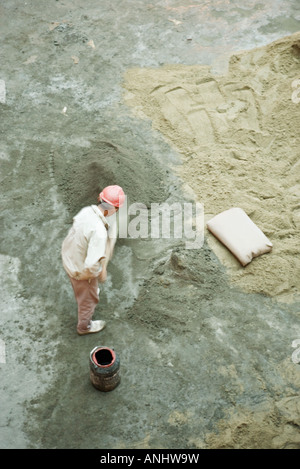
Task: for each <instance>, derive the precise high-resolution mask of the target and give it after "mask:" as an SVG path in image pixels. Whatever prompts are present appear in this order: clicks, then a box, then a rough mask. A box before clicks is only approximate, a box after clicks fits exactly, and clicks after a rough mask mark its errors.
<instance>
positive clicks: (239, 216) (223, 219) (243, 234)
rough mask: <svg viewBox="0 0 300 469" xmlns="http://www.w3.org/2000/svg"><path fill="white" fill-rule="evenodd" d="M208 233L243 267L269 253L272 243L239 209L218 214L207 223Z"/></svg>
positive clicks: (231, 209)
mask: <svg viewBox="0 0 300 469" xmlns="http://www.w3.org/2000/svg"><path fill="white" fill-rule="evenodd" d="M207 228H208V229H209V231H210V232H211V233H212V234H213V235H214V236H215V237H216V238H218V240H219V241H221V243H223V244H224V245H225V246H226V247H227V248H228V249H229V251H230V252H231V253H232V254H233V255H234V256H235V257H236V258H237V259H238V260H239V261H240V263H241V264H242V265H243V266H245V265H247V264H249V262H251V261H252V259H253V257H257V256H260V255H261V254H264V253H266V252H269V251H271V249H272V243H271V242H270V240H269V239H268V238H267V237H266V236H265V235H264V233H263V232H262V231H261V230H260V229H259V228H258V227H257V226H256V225H255V224H254V223H253V221H252V220H251V219H250V218H249V217H248V215H247V214H246V213H245V212H244V210H242V209H241V208H238V207H234V208H230V209H229V210H225V211H224V212H221V213H219V214H218V215H216V216H215V217H214V218H212V219H211V220H209V221H208V222H207Z"/></svg>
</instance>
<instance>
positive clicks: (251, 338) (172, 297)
mask: <svg viewBox="0 0 300 469" xmlns="http://www.w3.org/2000/svg"><path fill="white" fill-rule="evenodd" d="M0 14H1V18H0V22H1V42H2V44H1V50H0V54H1V68H0V80H2V81H1V83H2V88H1V90H2V91H1V102H0V113H1V127H0V128H1V141H0V164H1V255H0V261H1V317H0V323H1V332H0V339H1V342H0V346H1V353H0V358H1V363H0V376H1V378H0V383H1V385H0V398H1V400H0V448H16V449H19V448H35V449H47V448H49V449H53V448H78V449H81V448H86V449H89V448H103V449H104V448H170V449H171V448H211V447H222V446H225V447H287V448H294V447H296V448H299V447H300V441H299V439H298V436H299V424H300V423H299V416H300V408H299V400H298V396H299V365H296V364H294V363H293V362H292V360H291V356H292V353H293V351H294V349H293V347H292V342H293V340H295V339H299V338H300V320H299V304H281V303H278V302H276V301H275V300H274V299H272V298H268V297H264V296H261V295H250V294H246V293H244V292H243V291H240V290H238V289H236V288H233V287H232V286H231V285H230V284H229V281H228V278H227V275H226V271H225V269H224V268H223V266H222V265H221V263H220V262H219V260H218V259H217V258H216V256H215V255H214V253H213V252H212V251H211V250H210V249H209V248H208V246H207V245H206V243H205V244H204V246H203V248H202V249H201V250H199V251H187V250H185V249H184V246H183V244H182V243H181V242H179V241H178V240H177V241H176V242H175V241H174V240H173V241H172V240H169V241H166V240H150V239H147V240H143V241H140V240H126V239H125V240H119V241H118V244H117V248H116V253H115V257H114V259H113V261H112V263H111V264H110V266H109V277H108V281H107V283H106V284H105V285H104V286H102V287H101V300H100V303H99V306H98V307H97V311H96V313H95V317H96V318H101V319H105V320H106V321H107V328H106V329H105V330H104V331H103V332H101V333H100V334H98V335H91V336H86V337H79V336H77V334H76V304H75V301H74V298H73V295H72V291H71V288H70V284H69V282H68V279H67V278H66V275H65V273H64V271H63V269H62V266H61V260H60V247H61V242H62V240H63V238H64V236H65V235H66V233H67V230H68V229H69V226H70V223H71V220H72V216H73V215H74V214H75V213H76V212H77V211H78V210H79V209H80V208H81V207H82V206H84V205H87V204H92V203H94V202H95V199H96V196H97V194H98V192H99V190H100V189H101V188H102V187H103V186H104V185H107V184H120V185H122V186H123V187H124V190H125V191H126V193H127V194H128V197H129V199H130V201H132V202H133V201H139V202H142V203H145V204H148V205H149V204H150V203H151V202H163V201H166V200H168V201H175V200H182V187H181V181H179V180H177V178H176V177H175V175H174V174H172V171H171V170H170V168H169V165H170V164H171V163H172V164H180V161H179V157H178V155H177V154H176V153H175V152H174V151H173V150H172V149H171V148H170V147H169V146H168V144H167V143H166V142H165V141H164V140H163V138H162V136H161V135H159V134H158V133H156V132H154V131H153V130H152V129H151V123H150V122H148V121H143V120H139V119H137V118H134V117H133V116H132V114H131V111H130V109H128V108H127V107H126V106H125V105H124V104H123V101H122V94H123V89H122V76H123V73H124V71H125V70H126V69H128V68H131V67H145V66H151V67H159V66H160V65H162V64H166V63H180V64H187V65H189V64H201V63H203V64H211V65H212V66H213V68H214V69H215V70H216V73H218V71H219V70H222V69H223V68H224V67H226V57H228V55H229V54H230V52H232V51H234V50H240V49H245V48H250V47H253V46H257V45H264V44H267V43H268V42H270V41H272V40H275V39H277V38H279V37H281V36H283V35H285V34H289V33H293V32H295V31H297V30H299V14H300V11H299V3H298V2H297V1H296V0H295V1H280V2H279V1H276V2H274V1H272V2H271V1H267V2H264V3H261V2H259V1H254V0H253V1H251V2H237V1H231V2H219V1H218V2H215V1H212V2H200V1H198V0H195V1H194V2H193V4H189V2H185V1H183V0H181V1H179V0H178V1H176V0H174V1H173V0H170V1H157V0H152V1H151V2H147V1H146V2H145V1H142V0H120V1H118V2H114V1H106V2H94V1H90V0H85V1H83V0H73V1H69V0H65V1H62V0H56V1H54V0H50V1H49V0H47V1H45V0H40V1H33V0H28V1H26V2H24V1H20V0H4V1H2V2H1V5H0ZM176 18H177V20H178V19H179V20H180V21H181V24H180V25H176V24H175V23H174V21H172V20H174V19H176ZM91 41H92V42H91ZM65 108H66V109H65ZM95 345H107V346H113V347H114V348H115V350H116V351H117V352H118V354H119V355H120V360H121V369H120V373H121V383H120V385H119V386H118V388H116V389H115V390H114V391H112V392H110V393H101V392H99V391H97V390H96V389H94V388H93V387H92V386H91V383H90V381H89V368H88V366H89V352H90V350H92V349H93V348H94V346H95ZM297 406H298V407H297ZM233 416H238V417H237V419H236V418H234V417H233ZM220 422H223V426H221V427H220ZM224 422H225V423H224ZM226 432H227V433H226ZM228 432H229V433H228ZM212 435H215V438H212ZM226 435H231V436H229V437H228V439H227V440H226V439H224V436H226Z"/></svg>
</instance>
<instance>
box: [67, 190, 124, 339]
mask: <svg viewBox="0 0 300 469" xmlns="http://www.w3.org/2000/svg"><path fill="white" fill-rule="evenodd" d="M124 201H125V194H124V192H123V189H122V188H121V187H120V186H107V187H105V189H103V191H102V192H101V193H100V194H99V196H98V205H91V206H89V207H85V208H83V209H82V210H80V212H79V213H78V214H77V215H76V216H75V217H74V218H73V225H72V227H71V228H70V230H69V233H68V235H67V237H66V238H65V240H64V241H63V244H62V250H61V254H62V262H63V267H64V269H65V271H66V272H67V274H68V276H69V278H70V281H71V284H72V287H73V290H74V295H75V299H76V301H77V305H78V322H77V332H78V334H79V335H84V334H90V333H93V332H99V331H101V330H102V329H103V328H104V327H105V325H106V324H105V321H100V320H98V321H92V316H93V314H94V310H95V308H96V305H97V304H98V302H99V285H98V281H99V282H100V283H103V282H105V280H106V277H107V270H106V268H107V264H108V262H109V260H110V259H111V258H112V254H113V248H114V244H115V241H116V220H115V217H113V219H114V222H115V223H114V224H112V226H110V224H109V223H108V221H107V217H110V216H112V215H114V214H115V213H116V212H117V211H118V210H119V207H121V206H122V205H123V203H124Z"/></svg>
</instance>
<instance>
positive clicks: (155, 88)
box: [124, 33, 300, 301]
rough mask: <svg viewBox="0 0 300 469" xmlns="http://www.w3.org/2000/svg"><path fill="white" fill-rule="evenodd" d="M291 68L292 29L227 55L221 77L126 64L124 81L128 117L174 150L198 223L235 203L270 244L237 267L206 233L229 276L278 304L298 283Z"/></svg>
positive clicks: (299, 150) (298, 176)
mask: <svg viewBox="0 0 300 469" xmlns="http://www.w3.org/2000/svg"><path fill="white" fill-rule="evenodd" d="M299 65H300V33H296V34H293V35H291V36H288V37H285V38H283V39H280V40H278V41H275V42H273V43H271V44H270V45H268V46H265V47H261V48H256V49H253V50H251V51H243V52H240V53H236V54H234V55H233V56H232V57H231V59H230V62H229V66H228V71H227V72H226V73H224V75H220V76H215V75H213V74H212V72H211V70H210V68H209V67H206V66H182V65H171V66H164V67H162V68H160V69H148V68H147V69H146V68H144V69H132V70H129V71H128V72H127V73H126V75H125V84H124V86H125V88H126V93H125V95H124V99H125V102H126V103H127V104H128V105H129V106H132V107H133V111H134V113H135V115H138V116H140V117H142V118H150V119H151V120H152V123H153V128H154V129H156V130H159V131H160V132H161V133H162V134H163V135H164V137H165V138H166V139H167V141H168V142H169V143H170V144H171V145H172V146H173V147H174V148H175V149H176V150H177V151H178V152H179V153H180V155H181V156H182V165H180V166H179V169H177V171H179V173H180V175H181V177H182V179H183V180H184V181H185V182H186V183H187V184H188V186H189V187H190V188H191V189H192V190H193V192H194V194H195V197H196V198H197V200H198V201H200V202H201V203H203V204H204V208H205V214H206V219H209V218H211V217H212V216H214V215H216V214H217V213H219V212H221V211H223V210H226V209H228V208H230V207H234V206H238V207H241V208H243V209H244V210H245V211H246V213H247V214H248V215H249V216H250V217H251V219H252V220H253V221H254V223H256V224H257V225H258V226H259V227H260V228H261V229H262V231H263V232H264V233H265V234H266V235H267V236H268V237H269V238H270V240H271V241H272V243H273V250H272V252H271V253H269V254H265V255H263V256H260V257H258V258H256V259H254V260H253V261H252V262H251V263H250V264H249V265H248V266H246V267H241V266H240V265H239V263H238V261H236V259H235V258H233V256H232V255H231V254H230V253H229V252H228V251H227V249H226V248H224V247H223V246H222V245H221V243H219V242H218V241H217V240H215V239H214V237H213V236H212V235H211V234H210V233H208V232H206V236H207V239H208V242H209V243H210V245H211V247H212V248H213V249H214V251H215V252H216V253H217V255H218V256H219V258H220V260H221V261H222V262H223V263H224V264H225V265H226V266H227V267H228V273H229V275H230V277H231V279H232V281H233V282H234V283H235V284H237V285H239V286H240V287H242V288H244V289H245V290H247V291H250V292H260V293H265V294H268V295H272V296H273V295H276V296H277V297H278V298H279V299H282V300H286V301H287V300H291V299H295V298H296V296H297V295H298V294H299V286H300V260H299V244H300V243H299V229H300V158H299V156H300V145H299V143H300V137H299V129H300V103H299V102H298V101H299V100H298V99H297V90H295V87H297V86H299V88H300V82H299V81H298V80H299V78H300V69H299ZM298 83H299V85H298ZM295 97H296V99H295ZM299 97H300V90H299ZM196 252H197V251H195V255H196Z"/></svg>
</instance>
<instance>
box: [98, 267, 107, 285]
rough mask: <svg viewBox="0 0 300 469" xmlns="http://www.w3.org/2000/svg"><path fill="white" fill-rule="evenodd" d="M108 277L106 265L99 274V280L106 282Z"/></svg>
mask: <svg viewBox="0 0 300 469" xmlns="http://www.w3.org/2000/svg"><path fill="white" fill-rule="evenodd" d="M106 279H107V270H106V267H103V268H102V270H101V272H100V274H99V277H98V280H99V282H100V283H104V282H105V281H106Z"/></svg>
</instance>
